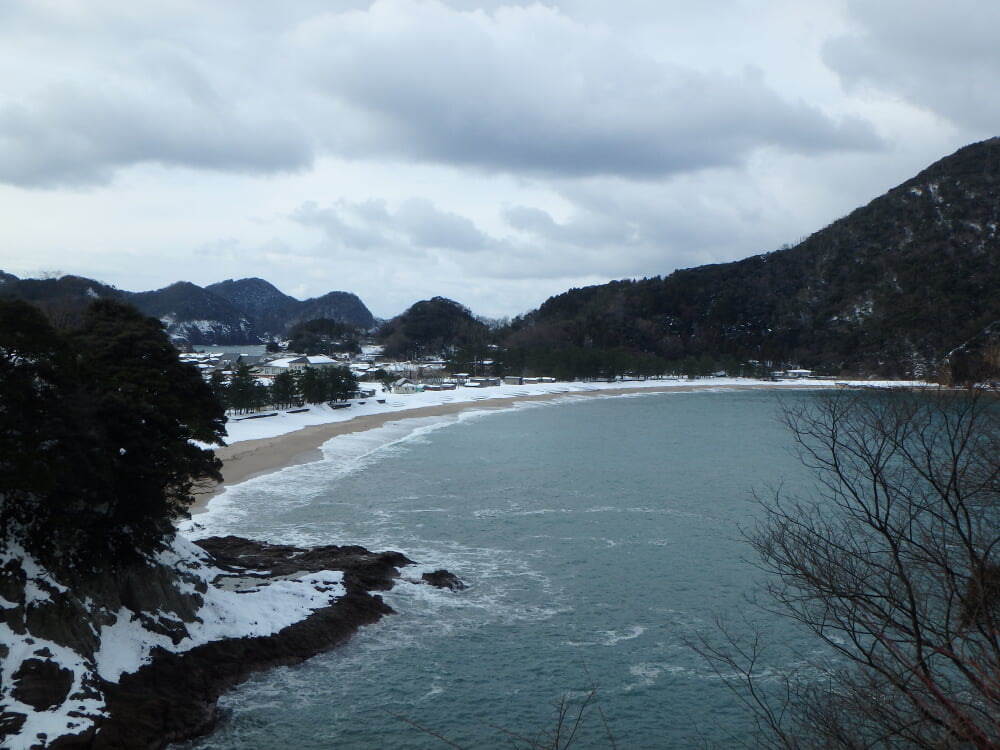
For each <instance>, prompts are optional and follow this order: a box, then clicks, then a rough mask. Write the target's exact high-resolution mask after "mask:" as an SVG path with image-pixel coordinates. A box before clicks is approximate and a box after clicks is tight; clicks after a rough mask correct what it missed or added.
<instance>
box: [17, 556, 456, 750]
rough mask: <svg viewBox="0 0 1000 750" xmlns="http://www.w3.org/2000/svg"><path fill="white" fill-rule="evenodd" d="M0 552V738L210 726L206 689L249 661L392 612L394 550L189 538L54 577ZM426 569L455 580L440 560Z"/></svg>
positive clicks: (330, 640)
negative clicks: (385, 595)
mask: <svg viewBox="0 0 1000 750" xmlns="http://www.w3.org/2000/svg"><path fill="white" fill-rule="evenodd" d="M18 552H19V551H18V550H8V551H7V554H5V556H4V557H3V559H2V561H0V608H2V609H0V613H2V620H0V630H2V631H3V632H2V635H3V638H0V643H2V644H3V645H0V657H2V665H3V666H2V669H0V742H2V746H3V747H5V748H11V749H12V750H13V749H14V748H24V749H29V748H43V747H44V748H60V749H62V750H66V749H69V748H73V749H76V748H87V749H88V750H97V749H98V748H101V749H111V748H121V749H125V748H128V749H129V750H135V749H136V748H162V747H164V746H165V745H167V744H168V743H170V742H176V741H179V740H183V739H186V738H190V737H193V736H197V735H199V734H204V733H207V732H209V731H211V729H212V727H213V726H214V725H215V722H216V721H217V718H218V710H217V707H216V701H217V699H218V698H219V696H220V695H222V694H223V693H225V692H226V691H227V690H229V689H230V688H232V687H233V686H234V685H237V684H239V683H240V682H242V681H244V680H246V679H247V678H248V677H249V676H250V675H251V674H253V673H254V672H258V671H260V670H264V669H268V668H271V667H275V666H282V665H291V664H296V663H299V662H302V661H304V660H305V659H308V658H309V657H311V656H314V655H316V654H318V653H321V652H323V651H326V650H329V649H331V648H334V647H335V646H337V645H339V644H342V643H343V642H345V641H346V640H347V639H349V638H350V636H351V635H352V634H353V633H354V632H355V631H356V630H357V629H358V628H359V627H361V626H362V625H367V624H371V623H374V622H376V621H378V620H379V619H380V618H381V617H382V616H384V615H386V614H389V613H391V612H392V610H391V609H390V607H389V606H388V605H387V604H386V603H385V602H384V601H383V600H382V598H381V596H379V595H378V594H377V593H375V592H379V591H385V590H388V589H390V588H391V587H392V586H393V585H394V583H395V582H396V581H397V580H398V579H399V576H400V568H402V567H404V566H406V565H409V564H411V562H412V561H410V560H408V559H407V558H406V557H405V556H404V555H402V554H400V553H398V552H370V551H368V550H366V549H364V548H362V547H356V546H346V547H344V546H324V547H315V548H308V549H304V548H298V547H291V546H285V545H275V544H267V543H263V542H256V541H252V540H248V539H242V538H237V537H224V538H219V537H213V538H209V539H204V540H200V541H198V542H196V543H192V542H189V541H187V540H185V539H183V538H182V537H177V538H176V539H175V540H174V543H173V544H172V545H171V547H170V548H168V549H167V550H164V551H163V552H161V553H160V554H158V555H156V556H154V557H151V558H147V559H143V560H141V561H135V562H134V563H130V564H127V565H119V566H117V567H116V568H115V569H114V570H108V571H102V572H100V573H88V574H81V573H75V572H73V571H64V572H61V573H60V574H59V575H58V576H56V575H53V574H52V572H50V571H46V570H43V569H41V568H39V567H38V566H36V565H35V564H34V563H33V562H32V560H31V558H30V557H27V556H24V555H23V554H17V553H18ZM432 578H433V580H430V581H427V583H429V584H430V585H438V586H442V587H446V588H450V589H452V590H459V589H460V588H461V587H462V583H461V581H459V580H458V579H457V578H456V577H454V576H453V575H451V574H449V573H447V571H437V572H436V573H435V574H434V576H433V577H432Z"/></svg>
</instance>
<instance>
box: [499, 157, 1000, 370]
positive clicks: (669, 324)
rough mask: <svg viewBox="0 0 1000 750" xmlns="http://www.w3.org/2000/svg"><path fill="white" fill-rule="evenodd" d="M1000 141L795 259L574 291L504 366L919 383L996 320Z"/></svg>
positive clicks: (866, 210) (772, 258)
mask: <svg viewBox="0 0 1000 750" xmlns="http://www.w3.org/2000/svg"><path fill="white" fill-rule="evenodd" d="M998 225H1000V139H996V138H994V139H991V140H988V141H984V142H982V143H977V144H973V145H971V146H967V147H965V148H963V149H961V150H959V151H958V152H956V153H955V154H953V155H952V156H949V157H947V158H945V159H942V160H941V161H939V162H937V163H935V164H933V165H932V166H930V167H928V168H927V169H925V170H924V171H922V172H921V173H920V174H918V175H917V176H916V177H914V178H913V179H910V180H907V181H906V182H904V183H903V184H902V185H900V186H898V187H896V188H893V189H892V190H890V191H889V192H888V193H886V194H885V195H883V196H881V197H879V198H876V199H875V200H873V201H872V202H871V203H869V204H868V205H867V206H864V207H863V208H859V209H857V210H855V211H854V212H852V213H851V214H849V215H848V216H846V217H844V218H843V219H840V220H838V221H836V222H834V223H833V224H831V225H830V226H828V227H826V228H825V229H822V230H820V231H818V232H816V233H815V234H813V235H812V236H810V237H808V238H807V239H805V240H804V241H802V242H800V243H799V244H798V245H796V246H794V247H790V248H787V249H782V250H778V251H775V252H772V253H767V254H764V255H757V256H754V257H751V258H746V259H745V260H741V261H737V262H734V263H725V264H720V265H711V266H702V267H699V268H692V269H686V270H679V271H676V272H674V273H673V274H671V275H669V276H667V277H665V278H660V277H656V278H651V279H643V280H640V281H616V282H612V283H609V284H604V285H601V286H594V287H588V288H585V289H572V290H570V291H568V292H565V293H564V294H560V295H558V296H556V297H552V298H550V299H549V300H547V301H546V302H545V303H544V304H543V305H542V306H541V307H540V308H539V309H538V310H535V311H533V312H531V313H529V314H528V315H525V316H523V317H522V318H519V319H516V320H515V321H514V322H513V324H512V325H511V327H510V329H509V330H508V332H507V335H506V338H505V346H504V348H505V350H506V355H505V356H506V360H507V363H508V366H510V367H512V368H514V369H521V370H524V371H550V372H552V371H556V370H560V369H561V370H562V371H567V370H573V371H574V372H576V373H583V372H588V373H590V374H614V373H616V372H622V371H625V370H634V371H655V370H657V369H662V368H663V367H664V366H665V365H667V366H670V367H674V368H679V369H682V370H685V371H690V372H699V371H705V370H710V369H717V368H720V367H721V368H725V369H728V370H730V371H740V370H743V371H747V370H748V369H751V368H752V367H753V366H754V365H753V364H749V365H748V364H747V363H755V362H756V363H761V367H762V368H765V367H766V368H772V367H779V366H781V365H787V364H796V365H799V366H802V367H809V368H813V369H816V370H820V371H823V372H827V373H831V374H839V373H847V372H851V373H870V374H881V375H887V376H889V375H891V376H903V377H908V376H919V375H922V374H925V373H929V372H932V371H933V370H934V368H935V367H936V366H937V364H938V363H940V362H941V360H942V358H944V357H945V356H947V354H948V353H949V352H950V351H952V350H953V349H955V348H956V347H958V346H959V345H961V344H963V343H964V342H967V341H970V340H973V339H974V338H975V337H976V336H977V335H979V334H980V333H981V332H982V331H983V330H985V329H986V328H987V327H988V326H989V325H990V324H991V323H993V322H994V321H998V320H1000V294H998V290H1000V239H998Z"/></svg>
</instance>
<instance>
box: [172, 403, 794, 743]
mask: <svg viewBox="0 0 1000 750" xmlns="http://www.w3.org/2000/svg"><path fill="white" fill-rule="evenodd" d="M811 397H812V396H810V395H808V394H804V395H802V394H799V395H794V396H791V395H787V394H786V395H783V396H779V395H778V394H777V393H775V392H773V391H767V390H757V391H725V390H723V391H721V392H694V393H673V394H642V395H636V396H620V397H609V398H570V397H568V398H564V399H562V400H559V401H553V402H541V403H539V402H533V403H530V404H529V403H521V404H517V405H515V406H514V407H513V408H511V409H506V410H502V411H492V412H478V413H477V412H466V413H464V414H461V415H452V416H449V417H444V418H435V419H426V420H401V421H400V422H398V423H393V424H390V425H387V426H386V427H383V428H379V429H377V430H372V431H369V432H365V433H357V434H355V435H350V436H344V437H341V438H337V439H335V440H334V441H331V443H329V444H328V445H327V446H326V447H325V448H324V452H325V459H324V460H323V461H319V462H315V463H312V464H306V465H302V466H296V467H291V468H289V469H286V470H284V471H282V472H279V473H276V474H272V475H268V476H264V477H260V478H257V479H255V480H252V481H250V482H247V483H244V484H242V485H239V486H237V487H234V488H231V489H229V490H228V491H227V492H226V493H225V494H224V495H223V496H221V497H220V498H219V499H218V500H217V501H216V502H215V503H214V504H213V508H212V510H211V512H209V513H208V514H206V515H203V516H199V519H198V520H199V522H200V523H201V525H202V528H201V529H200V531H199V533H200V534H203V535H207V534H230V533H232V534H240V535H244V536H251V537H255V538H263V539H265V540H267V541H272V542H277V543H290V544H299V545H312V544H362V545H364V546H366V547H369V548H370V549H394V550H399V551H401V552H403V553H405V554H406V555H407V556H409V557H410V558H412V559H414V560H416V561H418V565H416V566H413V567H410V568H406V569H404V571H403V575H404V578H405V579H407V581H404V582H401V583H400V584H399V585H397V586H396V588H395V589H394V590H393V591H392V592H388V593H387V594H386V595H385V598H386V600H387V602H388V603H389V604H390V605H391V606H392V607H393V608H394V609H395V610H396V612H397V614H396V615H393V616H390V617H388V618H385V619H384V620H383V621H382V622H381V623H379V624H377V625H375V626H371V627H368V628H365V629H363V630H362V631H361V632H360V633H359V634H358V635H357V636H356V637H355V638H354V639H353V640H352V641H351V642H350V643H349V644H348V645H346V646H345V647H342V648H340V649H337V650H335V651H333V652H330V653H328V654H325V655H322V656H319V657H317V658H314V659H312V660H310V661H309V662H307V663H306V664H304V665H301V666H298V667H293V668H287V669H279V670H273V671H271V672H268V673H266V674H262V675H258V676H256V677H255V678H253V679H252V680H251V681H250V682H248V683H247V684H245V685H244V686H242V687H241V688H239V689H238V690H236V691H234V692H233V693H231V694H230V695H229V696H227V697H226V698H224V700H223V701H222V702H221V705H222V707H223V711H224V720H223V721H222V723H221V724H220V726H219V728H218V730H217V731H216V732H215V733H214V734H213V735H211V736H209V737H207V738H203V739H200V740H198V741H196V742H192V743H188V744H186V745H184V746H183V747H186V748H189V749H190V750H195V749H197V750H222V749H223V748H226V749H228V748H247V747H254V748H268V747H296V748H333V747H337V748H349V749H352V750H353V749H356V748H385V747H406V748H439V747H447V745H446V744H445V743H444V742H443V741H442V739H440V737H443V738H446V739H447V740H448V741H450V742H453V743H455V744H457V745H460V746H462V747H466V748H474V747H476V748H485V747H500V746H509V744H510V743H509V738H508V737H507V735H505V734H504V732H506V731H509V732H514V733H517V734H518V735H521V736H526V737H529V738H530V737H534V736H536V734H538V733H540V732H544V731H546V730H551V729H552V728H553V727H554V726H555V725H556V723H557V720H556V716H557V709H556V705H557V704H558V703H559V702H560V701H565V702H566V703H567V704H568V705H570V706H571V713H570V716H571V717H575V715H576V714H575V711H576V710H577V709H578V707H579V706H580V704H581V703H582V702H583V701H584V700H585V699H586V696H587V694H588V692H589V691H590V690H591V689H592V687H595V686H596V687H597V688H598V692H597V696H596V697H597V699H598V700H599V706H600V709H601V712H598V711H597V710H596V709H595V705H596V704H595V703H593V702H592V703H591V704H590V707H589V708H588V710H587V711H586V712H585V715H584V721H583V722H582V725H581V728H580V732H579V735H578V737H577V740H576V742H575V744H574V747H580V748H606V747H611V743H610V741H609V739H608V737H607V733H608V731H610V733H611V734H612V735H613V737H614V741H615V743H616V744H617V746H618V747H628V748H662V747H674V748H676V747H701V746H704V745H705V744H715V745H717V746H722V747H725V746H728V745H729V744H732V741H733V739H734V738H746V737H747V736H748V732H749V723H748V719H747V717H745V715H744V714H743V712H742V711H741V710H740V706H739V703H738V701H737V699H736V698H735V696H734V695H733V694H732V692H731V691H730V690H729V689H728V688H727V687H726V686H725V684H723V681H722V680H721V679H720V678H719V676H718V675H716V674H715V673H714V672H713V671H712V670H711V669H710V668H709V666H708V665H707V664H706V663H705V661H704V660H703V659H702V658H701V657H700V656H698V655H697V654H696V653H695V652H694V651H693V650H692V649H691V648H690V644H691V642H692V641H696V640H697V639H698V638H699V636H701V635H705V636H708V637H714V634H715V633H716V624H715V623H716V620H718V619H722V620H726V621H730V622H739V621H740V619H741V617H742V615H741V613H742V612H746V611H749V612H751V613H752V616H753V617H754V618H757V619H759V618H761V617H763V618H764V620H763V621H762V627H764V629H765V632H766V635H767V637H768V639H769V640H770V641H772V646H773V649H772V653H771V654H770V655H769V656H768V658H769V659H771V661H768V662H766V663H765V664H763V665H762V668H763V670H764V672H763V674H764V678H765V679H766V678H767V675H768V674H769V673H775V674H776V673H777V671H778V670H780V669H787V668H791V667H793V666H795V664H796V663H797V660H799V659H801V658H802V653H803V651H807V650H808V649H809V648H810V645H809V641H808V640H807V639H806V637H805V636H804V635H803V634H802V633H799V632H797V631H796V630H795V629H794V627H793V626H792V624H790V623H788V622H787V621H784V620H782V619H780V618H777V617H775V616H771V615H767V614H765V613H762V612H760V611H759V610H757V609H756V608H753V607H750V606H749V605H748V601H747V600H748V599H749V598H753V597H754V596H755V595H756V592H757V591H758V590H759V587H758V579H759V578H760V573H759V572H758V571H757V569H756V568H755V567H754V565H753V560H752V550H750V549H749V547H748V545H747V544H746V543H745V542H744V541H743V538H742V534H741V531H740V529H741V527H744V528H745V527H747V526H749V525H751V524H752V523H753V520H754V518H755V515H756V514H758V513H759V507H758V505H757V503H756V502H755V501H754V498H753V493H754V491H758V492H762V493H764V494H767V493H768V492H769V491H770V490H769V489H768V488H769V487H774V486H777V485H779V484H781V486H782V490H783V492H785V493H788V494H795V493H799V492H803V493H804V492H808V491H809V488H810V486H811V481H810V477H809V476H808V474H806V473H805V471H804V469H803V468H802V467H801V466H800V464H799V463H798V461H797V459H796V458H795V456H794V452H793V445H792V440H791V436H790V435H789V434H788V433H787V431H786V429H785V428H784V427H783V425H781V424H780V423H779V421H778V419H777V416H778V413H779V399H781V398H784V399H797V398H811ZM437 568H447V569H448V570H450V571H452V572H453V573H455V574H456V575H458V576H459V577H460V578H462V579H463V580H464V581H465V582H466V583H468V584H469V588H468V589H467V590H466V591H462V592H450V591H442V590H438V589H433V588H431V587H429V586H426V585H423V584H419V583H416V582H415V581H418V580H419V578H420V574H421V573H422V572H426V571H431V570H434V569H437ZM410 581H414V582H410ZM602 713H603V717H604V718H603V719H602V716H601V714H602ZM604 720H606V726H605V721H604ZM415 725H419V727H423V728H424V729H426V730H427V731H421V730H420V729H418V728H417V726H415ZM433 734H436V735H439V736H440V737H435V736H433ZM525 744H526V743H521V746H524V745H525Z"/></svg>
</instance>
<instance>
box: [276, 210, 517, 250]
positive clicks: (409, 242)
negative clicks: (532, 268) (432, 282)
mask: <svg viewBox="0 0 1000 750" xmlns="http://www.w3.org/2000/svg"><path fill="white" fill-rule="evenodd" d="M291 218H292V220H293V221H296V222H298V223H299V224H302V225H303V226H309V227H313V228H318V229H321V230H322V231H323V232H324V234H325V235H326V236H327V238H328V239H329V240H331V241H333V243H334V244H335V245H336V246H338V247H341V248H345V249H352V250H369V249H375V248H379V249H383V250H386V249H393V250H395V251H396V252H399V253H400V254H404V255H405V254H412V249H418V250H446V251H457V252H460V253H466V252H475V251H479V250H486V249H489V248H492V247H496V246H498V244H499V243H498V241H497V240H495V239H493V238H492V237H490V236H488V235H487V234H486V233H484V232H482V231H481V230H480V229H479V228H478V227H477V226H476V224H475V222H473V221H472V220H471V219H469V218H467V217H465V216H462V215H460V214H457V213H454V212H452V211H442V210H441V209H439V208H438V207H437V206H436V205H435V204H434V203H433V202H432V201H430V200H427V199H425V198H410V199H408V200H406V201H403V202H402V203H401V204H400V205H399V207H398V208H397V209H396V211H395V212H392V211H390V210H389V209H388V207H387V206H386V203H385V201H381V200H368V201H362V202H353V201H349V200H344V199H341V200H339V201H337V202H336V203H333V204H331V205H329V206H327V207H325V208H321V207H320V206H318V205H317V204H316V203H315V202H312V201H310V202H308V203H305V204H304V205H302V206H300V207H299V208H298V210H296V211H295V212H294V213H293V214H292V216H291Z"/></svg>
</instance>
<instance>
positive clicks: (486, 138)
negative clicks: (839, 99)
mask: <svg viewBox="0 0 1000 750" xmlns="http://www.w3.org/2000/svg"><path fill="white" fill-rule="evenodd" d="M292 40H293V42H294V49H295V51H296V54H297V55H299V60H300V62H299V65H300V69H301V71H302V73H301V75H303V76H304V77H306V78H308V79H310V80H311V81H312V83H313V85H314V86H315V87H316V89H317V90H318V91H320V92H322V94H323V95H324V96H326V97H327V98H328V100H329V101H330V103H331V105H332V106H335V107H336V108H337V111H338V113H340V115H341V116H342V117H344V118H345V119H346V120H348V122H347V124H346V125H345V127H344V128H342V129H339V130H338V132H337V133H336V134H335V135H334V136H333V138H332V139H331V144H332V146H333V147H334V148H336V149H339V150H342V151H343V152H345V153H354V154H368V155H372V154H374V155H385V156H392V157H396V158H408V159H414V160H426V161H433V162H443V163H454V164H463V165H469V166H477V167H483V168H487V169H491V170H509V171H514V172H517V171H524V172H529V173H536V174H560V175H571V176H572V175H577V176H579V175H595V174H605V175H607V174H617V175H625V176H630V177H638V178H652V177H658V176H663V175H668V174H674V173H678V172H684V171H690V170H697V169H700V168H704V167H709V166H719V165H734V164H738V163H740V162H741V161H743V160H744V159H745V158H746V157H747V156H748V155H749V154H750V153H751V152H752V151H753V150H754V149H756V148H758V147H760V146H767V145H771V146H780V147H782V148H785V149H789V150H792V151H801V152H822V151H827V150H831V149H857V148H862V149H864V148H873V147H876V146H877V145H878V139H877V138H876V136H875V135H874V133H873V130H872V128H871V127H870V126H869V125H868V124H867V123H865V122H863V121H861V120H858V119H852V118H844V119H842V120H839V121H838V120H834V119H832V118H830V117H828V116H827V115H825V114H824V113H823V112H821V111H820V110H819V109H817V108H816V107H813V106H811V105H808V104H806V103H805V102H801V101H787V100H785V99H783V98H782V97H780V96H779V95H778V94H777V93H775V92H774V91H773V90H772V89H770V88H769V87H768V85H767V83H766V82H765V80H764V78H763V76H762V75H760V74H758V73H756V72H754V71H753V70H749V71H747V72H745V73H743V74H741V75H729V74H723V73H705V72H700V71H696V70H693V69H685V68H681V67H678V66H675V65H669V64H665V63H660V62H657V61H655V60H652V59H650V58H647V57H643V56H641V55H639V54H638V53H636V52H634V51H632V50H631V49H629V48H627V47H626V46H625V45H624V44H622V43H621V42H620V41H619V40H618V39H616V38H615V37H614V35H612V34H610V33H609V32H607V31H605V30H602V29H600V28H599V27H596V26H588V25H582V24H579V23H576V22H574V21H573V20H571V19H570V18H568V17H567V16H565V15H562V14H560V13H559V12H558V11H556V10H553V9H551V8H548V7H543V6H541V5H533V6H531V7H527V8H504V9H501V10H498V11H496V12H495V13H493V14H486V13H484V12H481V11H480V12H466V13H461V12H457V11H455V10H453V9H450V8H448V7H447V6H445V5H442V4H440V3H436V2H424V3H417V2H413V1H412V0H378V1H377V2H375V3H374V4H373V5H372V7H371V8H370V9H369V10H368V11H367V12H350V13H342V14H328V15H326V16H323V17H319V18H316V19H313V20H311V21H310V22H308V23H306V24H305V25H303V27H302V28H300V29H299V30H298V31H297V33H296V34H295V35H294V36H293V37H292Z"/></svg>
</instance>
